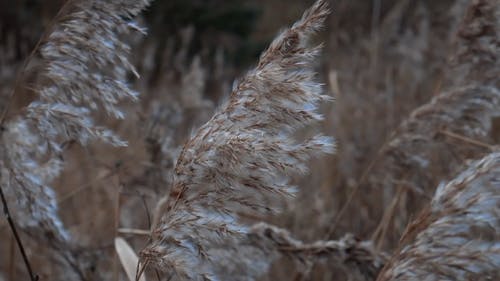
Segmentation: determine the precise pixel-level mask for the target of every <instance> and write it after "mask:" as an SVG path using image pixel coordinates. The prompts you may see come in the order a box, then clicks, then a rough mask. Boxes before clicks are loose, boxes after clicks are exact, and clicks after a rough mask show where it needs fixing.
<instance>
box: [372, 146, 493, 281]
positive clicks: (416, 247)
mask: <svg viewBox="0 0 500 281" xmlns="http://www.w3.org/2000/svg"><path fill="white" fill-rule="evenodd" d="M499 176H500V153H491V154H489V155H487V156H486V157H484V158H483V159H481V160H479V161H476V162H474V163H472V164H471V165H470V167H469V168H468V169H467V170H465V171H464V172H462V173H461V174H460V175H458V176H457V177H456V178H455V179H453V180H452V181H450V182H448V183H446V184H441V185H440V186H439V187H438V188H437V190H436V194H435V195H434V198H433V199H432V202H431V204H430V206H429V207H427V208H426V209H424V211H423V212H422V213H421V215H420V216H419V217H418V218H417V219H416V220H415V221H414V222H412V223H411V224H410V225H409V227H408V228H407V230H406V232H405V234H404V235H403V238H402V246H401V248H400V249H399V250H398V251H397V252H396V254H395V255H394V257H393V258H392V260H391V261H390V262H389V263H388V265H387V266H386V268H385V269H384V270H383V272H382V273H381V274H380V276H379V278H378V279H377V280H380V281H384V280H419V279H425V280H430V281H432V280H459V281H460V280H497V279H498V278H500V275H499V271H498V269H499V268H500V258H499V257H500V242H499V241H500V220H499V218H500V209H499V208H498V206H499V204H500V182H499V181H498V178H499Z"/></svg>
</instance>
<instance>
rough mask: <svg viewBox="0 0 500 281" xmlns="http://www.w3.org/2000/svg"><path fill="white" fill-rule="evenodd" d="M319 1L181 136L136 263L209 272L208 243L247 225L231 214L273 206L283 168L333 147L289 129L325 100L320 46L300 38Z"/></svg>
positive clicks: (185, 276)
mask: <svg viewBox="0 0 500 281" xmlns="http://www.w3.org/2000/svg"><path fill="white" fill-rule="evenodd" d="M326 6H327V5H326V2H325V1H322V0H320V1H317V2H316V3H315V4H314V6H313V7H312V8H311V9H310V10H308V11H307V12H306V13H305V14H304V16H303V17H302V19H301V20H300V21H298V22H297V23H295V24H294V25H293V26H292V27H291V28H289V29H287V30H285V31H284V32H283V33H281V34H280V35H279V36H278V37H277V38H276V39H275V40H274V41H273V42H272V43H271V45H270V47H269V48H268V49H267V50H266V51H265V52H264V53H263V54H262V56H261V58H260V61H259V63H258V65H257V67H256V68H255V69H253V70H251V71H250V72H248V73H247V75H246V76H245V77H244V78H243V79H242V80H241V81H240V82H239V83H238V84H237V86H236V87H235V88H234V90H233V92H232V94H231V96H230V98H229V100H228V101H227V102H226V103H225V104H224V105H223V106H222V107H221V108H220V110H219V111H218V112H217V113H215V115H214V116H213V117H212V119H211V120H210V121H208V122H207V123H206V124H205V125H203V126H202V127H201V128H200V129H199V130H198V131H197V132H196V133H195V134H194V135H193V136H192V138H191V139H190V140H189V141H188V142H187V143H186V144H185V145H184V147H183V149H182V151H181V154H180V156H179V158H178V160H177V163H176V165H175V169H174V179H173V184H172V188H171V190H170V193H169V196H168V199H167V200H164V201H163V202H162V206H161V207H160V208H159V210H160V215H161V219H158V220H157V221H158V223H157V225H155V226H154V231H153V236H152V242H151V244H150V245H149V246H148V247H147V248H146V249H144V250H143V251H142V258H143V261H144V263H145V264H148V263H152V264H154V265H156V266H157V267H158V268H161V269H162V270H164V271H166V272H169V273H170V274H172V275H173V276H175V277H176V278H178V279H180V280H218V278H220V277H219V276H217V275H216V273H215V272H214V270H213V268H214V266H213V264H216V263H217V262H218V257H217V256H212V255H210V250H211V249H215V248H217V247H218V246H220V245H223V244H225V245H231V243H235V245H236V244H237V241H238V240H239V239H241V238H242V237H244V235H245V234H246V233H248V228H247V227H246V225H245V224H244V223H242V222H241V221H240V216H241V215H242V214H245V216H255V215H259V214H267V213H269V212H273V211H275V210H276V207H277V206H279V202H280V201H282V200H283V197H289V196H291V195H293V192H294V188H293V187H291V186H290V184H289V176H290V175H293V174H296V173H299V174H303V173H305V172H307V165H306V164H307V160H308V159H309V158H310V157H311V156H314V155H319V154H323V153H332V152H333V149H334V146H333V142H332V139H331V138H329V137H325V136H321V135H318V136H315V137H312V138H311V139H308V140H305V141H302V142H298V141H296V140H294V135H293V134H294V132H295V131H296V130H297V129H299V128H302V127H304V126H306V125H308V124H310V123H312V122H315V121H319V120H321V119H322V117H321V115H319V114H317V113H316V112H315V111H316V105H317V103H318V102H320V101H324V100H329V98H328V97H327V96H324V95H322V94H321V85H320V84H319V83H316V82H314V72H313V69H312V62H313V61H312V60H313V59H314V58H315V57H316V55H317V54H318V52H319V49H320V48H319V47H315V48H309V47H307V46H306V44H307V40H308V39H309V38H310V36H311V35H312V34H313V33H314V32H315V31H317V30H318V29H319V28H320V27H321V26H322V22H323V20H324V19H325V17H326V16H327V14H328V9H327V7H326ZM233 262H238V261H233ZM255 266H257V265H255Z"/></svg>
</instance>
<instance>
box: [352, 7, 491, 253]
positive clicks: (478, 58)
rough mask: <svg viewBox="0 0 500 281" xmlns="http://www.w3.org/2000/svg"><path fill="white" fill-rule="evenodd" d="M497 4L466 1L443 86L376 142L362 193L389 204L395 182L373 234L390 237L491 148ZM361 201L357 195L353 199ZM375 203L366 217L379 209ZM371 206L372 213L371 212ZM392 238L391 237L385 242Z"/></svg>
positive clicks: (384, 238)
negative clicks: (383, 220) (383, 223)
mask: <svg viewBox="0 0 500 281" xmlns="http://www.w3.org/2000/svg"><path fill="white" fill-rule="evenodd" d="M499 12H500V8H499V6H498V4H497V3H496V1H488V0H481V1H479V0H478V1H472V2H471V3H470V4H469V6H468V7H467V10H466V15H465V17H464V18H463V20H462V22H461V24H460V25H459V29H458V32H457V36H456V38H455V41H456V42H455V53H454V54H453V56H452V60H451V62H450V65H449V69H448V72H447V73H446V77H445V80H446V88H445V89H444V90H442V91H440V92H439V93H438V94H437V95H436V96H435V97H434V98H433V99H432V100H430V101H429V102H428V103H426V104H424V105H421V106H420V107H418V108H416V109H415V110H414V111H413V112H411V114H410V116H409V117H408V118H407V119H406V120H405V121H404V122H402V124H401V125H400V126H399V128H397V130H395V132H394V133H393V135H392V136H391V137H390V138H389V140H388V141H387V143H386V144H385V145H384V146H383V147H382V149H381V150H380V154H379V155H378V156H377V157H376V160H375V161H374V162H373V165H372V167H370V168H369V170H368V172H367V175H368V176H367V177H366V181H365V182H364V183H361V188H362V189H364V191H365V192H366V194H369V196H368V197H367V198H370V200H375V201H377V202H379V201H381V202H384V203H382V205H387V204H389V202H390V201H392V200H394V199H393V198H394V194H396V193H397V190H398V189H403V190H404V191H405V196H404V197H403V198H404V199H403V200H401V201H400V202H399V203H398V204H399V205H400V206H402V207H401V209H402V210H403V211H402V212H399V213H398V216H397V220H398V221H397V222H396V223H395V224H394V229H395V231H389V232H388V233H387V234H388V235H387V236H385V237H383V238H381V239H383V240H385V241H397V238H398V237H399V235H400V233H401V231H402V230H403V229H404V227H405V226H406V224H407V223H408V220H409V218H410V217H411V216H412V215H413V212H414V210H418V209H420V208H422V207H423V206H425V204H424V202H425V200H421V199H422V198H423V199H426V197H427V196H428V194H432V193H433V192H434V188H435V186H437V185H438V184H439V182H440V181H442V180H443V179H449V178H451V177H452V176H453V175H455V174H456V173H458V172H459V171H461V170H462V169H463V167H464V165H465V162H466V160H467V159H478V158H481V157H482V156H484V155H486V154H488V153H490V152H491V151H493V150H495V149H496V146H495V136H494V135H495V133H494V123H493V122H494V120H495V119H496V118H498V117H500V88H499V85H500V84H499V83H500V79H499V76H498V75H496V74H497V73H499V70H500V56H499V54H500V49H499V46H500V44H499V41H498V40H499V38H500V37H499V36H498V34H499V32H500V22H498V17H497V16H495V15H498V13H499ZM359 204H364V203H359ZM381 210H382V211H385V210H383V209H380V208H379V205H375V206H373V207H371V209H370V212H369V213H370V214H372V215H371V216H370V221H373V222H377V221H379V219H378V218H380V217H382V215H381V214H380V211H381ZM377 213H379V214H377ZM393 246H396V245H393Z"/></svg>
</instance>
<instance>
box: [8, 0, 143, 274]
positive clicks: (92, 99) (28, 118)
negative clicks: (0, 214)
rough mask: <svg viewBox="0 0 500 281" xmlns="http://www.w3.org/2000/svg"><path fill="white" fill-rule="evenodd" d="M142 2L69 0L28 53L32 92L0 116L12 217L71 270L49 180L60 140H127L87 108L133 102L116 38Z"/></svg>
mask: <svg viewBox="0 0 500 281" xmlns="http://www.w3.org/2000/svg"><path fill="white" fill-rule="evenodd" d="M148 2H149V1H128V0H126V1H119V0H115V1H99V0H92V1H69V2H68V3H67V4H66V5H65V6H64V8H63V9H62V10H61V12H60V14H59V16H58V17H57V18H56V20H55V24H54V25H53V26H52V27H51V29H50V31H49V32H47V36H45V37H43V38H42V39H41V41H40V44H39V46H40V47H39V48H38V49H36V50H35V51H34V54H35V55H34V56H33V57H32V58H31V59H32V60H33V61H35V60H36V59H38V61H40V62H41V67H39V68H37V69H36V70H37V73H36V77H37V78H36V81H35V82H34V84H33V85H30V87H31V88H32V89H33V90H34V91H35V93H36V94H37V97H36V98H35V100H34V101H32V102H31V103H29V105H27V106H26V107H25V108H23V109H22V110H21V112H20V113H18V114H16V115H14V116H10V117H9V119H8V120H2V124H4V126H3V130H2V138H1V139H2V140H1V141H2V145H1V152H2V156H1V157H2V158H1V160H2V163H1V167H2V169H1V172H2V174H1V179H2V183H1V184H2V187H3V188H4V189H5V190H6V194H7V197H8V198H9V200H8V201H9V202H13V203H14V204H13V205H12V206H11V207H12V209H13V211H14V212H13V215H14V217H15V221H16V223H17V224H18V225H19V226H20V227H21V228H22V229H23V230H26V231H27V232H29V233H32V234H33V237H35V238H36V239H42V241H43V242H44V243H43V244H46V243H48V245H50V246H51V247H52V248H54V249H56V250H57V251H59V252H61V253H60V254H61V255H62V256H64V258H65V259H68V260H70V261H69V262H70V263H71V264H72V266H73V267H76V263H78V261H77V260H76V259H75V257H74V256H72V254H70V253H69V252H70V251H71V250H70V249H71V246H70V244H71V242H70V240H71V238H70V237H69V235H68V232H67V231H66V229H65V228H64V226H63V223H62V222H61V220H60V218H59V216H58V214H57V204H56V195H55V193H54V191H53V189H52V188H51V187H50V184H51V182H52V180H53V179H54V178H56V177H57V176H58V175H59V174H60V172H61V170H62V168H63V164H64V160H63V155H62V153H63V151H64V149H65V146H66V144H68V143H70V142H78V143H80V144H82V145H86V144H88V143H89V142H90V141H94V140H101V141H104V142H108V143H110V144H112V145H115V146H123V145H126V142H124V141H122V140H121V139H120V138H119V137H117V136H116V135H115V134H114V133H113V132H112V131H111V130H109V129H107V128H105V127H102V126H99V125H96V124H95V122H94V120H93V117H92V113H93V112H99V111H104V112H106V113H107V114H108V115H111V116H114V117H117V118H123V117H124V115H123V113H122V112H121V111H120V108H119V107H120V103H121V102H123V101H126V100H136V99H137V94H136V93H135V92H134V91H132V90H131V89H130V88H129V87H128V86H127V78H126V75H128V74H129V73H130V72H132V73H136V72H135V70H134V68H133V67H132V65H131V64H130V63H129V61H128V59H127V55H128V53H129V51H130V48H129V47H128V46H127V44H125V43H124V42H123V41H122V40H121V39H120V38H121V36H124V35H125V34H126V33H127V32H129V31H130V30H137V29H138V27H137V25H136V24H135V23H134V22H133V21H132V19H133V17H134V16H135V15H137V14H138V13H139V12H140V11H141V10H142V9H143V8H144V7H145V6H146V5H147V4H148ZM27 65H28V64H27ZM25 70H27V69H25ZM21 80H22V79H21V78H19V81H21ZM23 87H24V86H23ZM20 88H21V86H20V85H17V87H16V88H15V89H14V91H13V94H14V95H15V94H19V91H20ZM80 275H81V273H80ZM80 277H81V278H82V279H83V277H82V276H80ZM62 278H63V277H62Z"/></svg>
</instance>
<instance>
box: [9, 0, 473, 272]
mask: <svg viewBox="0 0 500 281" xmlns="http://www.w3.org/2000/svg"><path fill="white" fill-rule="evenodd" d="M63 2H64V1H62V0H16V1H11V0H0V99H1V100H0V106H2V108H5V107H6V106H14V107H18V108H20V107H22V106H23V105H25V104H27V103H28V102H29V101H30V100H32V99H33V96H32V94H30V93H29V90H27V91H26V95H21V96H16V97H15V101H14V102H13V103H9V102H8V100H9V98H8V95H9V92H10V90H11V89H12V87H13V84H14V81H15V77H16V73H17V71H18V70H19V68H20V66H21V65H22V63H23V61H24V60H25V59H26V58H27V57H28V56H29V54H30V52H31V50H32V49H33V48H34V47H35V45H36V42H37V41H38V39H39V38H40V36H41V35H42V33H43V31H44V29H45V27H46V26H47V25H49V24H50V22H51V19H52V18H53V17H54V16H55V15H56V13H57V11H58V10H59V8H60V7H61V5H62V4H63ZM465 2H466V1H463V0H441V1H425V0H421V1H411V0H370V1H367V0H335V1H334V0H332V1H331V8H332V14H331V16H330V17H329V19H328V20H327V23H326V26H325V28H324V30H323V31H322V32H320V34H319V35H318V36H317V37H316V38H315V40H314V42H312V43H313V44H319V43H321V42H323V43H324V51H323V53H322V56H321V57H320V58H319V59H318V60H317V65H316V68H317V71H318V80H319V81H321V82H322V83H324V85H325V92H326V93H327V94H328V95H331V96H333V97H334V98H335V102H334V103H332V104H327V105H325V106H324V108H322V112H323V113H324V115H325V121H324V122H323V123H321V124H320V125H319V126H318V127H317V128H311V130H321V131H323V132H325V133H326V134H328V135H332V136H334V137H335V138H336V139H337V142H338V152H337V153H336V155H334V156H330V157H327V158H323V159H320V160H316V161H313V162H312V163H311V164H310V165H311V169H310V170H311V173H310V174H309V175H307V176H305V177H303V178H297V179H296V182H297V183H298V185H299V186H300V188H301V189H300V192H299V194H298V196H297V199H296V200H295V201H294V203H293V204H291V205H290V206H287V208H286V210H285V211H284V212H283V213H282V214H281V215H279V216H274V217H269V218H260V219H263V220H267V221H270V222H273V223H275V224H277V225H279V226H282V227H285V228H287V229H289V230H290V231H291V233H292V234H293V235H294V236H296V237H298V238H300V239H303V240H305V241H314V240H319V239H336V238H339V237H342V236H343V235H344V234H345V233H353V234H354V235H355V236H356V237H358V238H359V239H363V240H373V241H374V243H375V245H376V248H377V249H378V250H381V251H391V250H393V249H394V248H395V247H396V246H397V243H398V240H399V237H400V236H401V233H402V232H403V230H404V228H405V227H406V225H407V223H408V221H409V220H410V219H411V218H412V217H415V216H416V215H417V214H418V212H419V210H420V209H421V207H422V206H424V205H425V204H426V203H427V202H428V201H429V199H430V198H431V197H432V194H433V190H434V189H435V187H436V186H437V184H438V183H439V182H440V181H442V180H447V179H449V178H451V176H452V175H450V174H449V171H447V170H446V169H445V171H443V170H439V169H436V170H433V171H434V172H435V173H436V174H435V175H433V176H429V177H427V179H426V181H425V182H418V184H414V183H415V182H416V181H415V179H416V178H417V177H418V174H416V173H401V172H399V171H398V172H394V171H393V170H391V169H393V167H392V166H391V163H392V162H390V161H389V160H387V159H386V154H385V150H384V149H385V148H386V144H387V141H388V140H389V139H390V138H391V137H392V136H393V135H394V134H395V133H396V132H397V128H398V126H399V124H400V123H401V122H402V121H403V120H405V119H406V118H407V117H408V116H409V115H410V112H411V111H412V110H413V109H415V108H417V107H418V106H420V105H422V104H425V103H426V102H428V101H429V100H430V99H431V98H432V97H433V96H435V95H436V94H438V93H439V92H441V91H442V89H443V88H445V87H446V85H447V83H449V82H448V81H447V77H446V75H445V72H446V71H447V68H448V63H447V61H448V60H449V58H450V56H451V54H452V53H453V52H452V51H451V50H453V43H454V38H455V34H456V31H457V26H458V23H459V22H460V20H461V18H462V16H463V12H464V3H465ZM312 3H313V1H309V0H302V1H299V0H286V1H285V0H233V1H223V0H170V1H160V0H157V1H155V2H153V4H152V5H151V7H150V8H149V9H147V11H146V12H145V13H143V15H142V17H141V18H140V19H139V22H140V23H141V25H143V26H145V27H147V29H148V35H147V36H140V35H134V36H131V37H130V38H127V41H128V42H129V43H130V44H131V46H132V50H131V57H132V61H133V62H134V63H135V65H136V66H137V68H138V71H139V73H140V75H141V78H140V79H135V78H133V77H132V76H131V83H133V84H134V88H135V89H136V90H137V91H138V92H140V93H141V99H140V102H139V103H138V104H130V105H127V106H128V110H127V112H128V115H127V118H126V120H124V121H115V120H107V119H106V118H105V116H102V122H103V123H104V124H107V125H108V126H110V127H112V128H114V129H115V130H116V131H117V132H118V134H119V135H121V136H122V137H123V138H124V139H126V140H128V141H129V144H130V145H129V147H128V148H121V149H117V148H110V147H109V146H106V145H103V144H94V145H92V146H90V147H88V148H81V147H79V146H77V145H73V146H71V148H70V149H69V152H68V156H67V159H65V161H66V163H67V164H66V168H65V172H64V174H63V176H62V177H61V178H60V179H58V180H57V181H56V182H55V183H54V186H55V187H56V190H57V192H58V198H59V207H60V215H61V216H62V218H63V220H64V222H65V225H66V227H67V228H68V229H69V230H70V232H71V234H72V235H73V236H74V237H75V238H76V240H77V241H78V244H79V246H81V248H82V249H92V250H82V255H90V256H92V257H93V258H92V260H93V263H92V264H90V265H89V266H88V270H89V273H88V274H89V276H92V274H98V275H99V276H101V277H102V276H103V275H104V276H105V277H106V278H107V277H109V278H112V276H118V278H119V279H120V280H125V279H124V278H125V276H124V274H123V273H121V270H120V268H119V266H117V264H116V258H114V249H113V239H114V237H115V236H116V235H120V236H123V237H126V238H127V240H128V241H129V242H130V243H131V244H132V245H133V246H134V248H135V249H136V250H137V251H139V250H140V249H141V248H142V247H143V246H144V245H145V243H146V242H147V235H144V233H141V232H140V231H137V230H148V229H149V220H150V219H149V217H150V216H151V213H152V212H153V210H154V206H155V204H156V201H157V200H158V198H159V197H160V196H162V195H164V194H166V193H167V191H168V188H169V183H170V180H171V179H170V177H171V169H172V167H173V165H174V163H173V161H174V160H175V158H176V155H177V153H178V151H179V148H180V146H181V145H182V143H183V142H184V141H185V140H186V139H187V138H188V137H189V135H190V133H191V132H192V131H193V130H194V129H196V128H197V127H198V126H200V125H201V124H203V123H204V122H205V121H207V120H208V119H209V118H210V116H211V114H212V113H213V111H214V110H215V109H216V108H217V105H219V104H220V103H221V101H222V100H223V99H224V98H225V97H227V96H228V95H229V93H230V92H231V87H232V85H233V83H234V81H235V80H236V79H238V77H240V76H241V75H244V73H245V71H246V70H247V69H249V68H251V67H252V65H254V64H256V62H257V60H258V56H259V54H260V53H261V51H263V50H264V48H265V47H266V46H267V44H268V43H269V42H270V41H271V40H272V39H273V37H274V36H275V35H276V34H278V32H279V31H280V30H281V29H283V28H284V27H286V26H289V25H291V24H292V23H293V22H294V21H295V20H297V19H298V18H299V17H300V16H301V14H302V13H303V11H304V10H305V9H306V8H307V7H309V6H310V5H311V4H312ZM442 161H443V162H446V159H443V160H442ZM399 167H400V168H401V166H399ZM387 173H391V174H397V175H398V178H391V181H390V182H389V183H388V182H387V178H386V176H385V175H386V174H387ZM403 174H404V175H403ZM381 186H383V187H384V188H381ZM134 230H135V232H134ZM25 240H27V242H26V243H28V244H29V243H30V242H29V240H30V239H29V238H26V239H25ZM0 241H1V243H0V253H1V254H0V272H2V274H3V278H4V280H25V279H24V277H26V276H25V269H24V267H23V264H22V262H21V260H20V255H19V254H18V253H16V251H17V250H16V249H15V244H14V241H13V239H12V237H11V234H10V231H9V229H8V228H7V226H6V223H5V222H4V221H3V220H1V221H0ZM28 248H29V251H30V253H29V254H30V256H32V259H33V263H34V266H35V267H36V268H37V272H38V273H39V274H40V275H41V280H50V278H49V277H50V276H53V275H54V274H56V272H57V268H55V266H52V267H51V266H50V265H47V264H46V262H45V261H44V259H45V256H44V255H43V254H40V253H43V245H30V246H29V247H28ZM37 249H39V250H37ZM37 264H38V265H39V266H37ZM40 265H43V266H40ZM53 267H54V268H53ZM96 276H97V275H96ZM102 278H104V277H102ZM0 280H1V278H0ZM90 280H92V279H90ZM109 280H112V279H109ZM152 280H154V279H152ZM262 280H364V279H363V277H362V276H356V275H355V274H354V273H353V272H351V271H348V270H345V269H344V268H343V267H341V266H338V265H337V264H336V263H335V262H333V261H331V260H328V259H327V258H326V259H324V260H318V261H315V262H314V263H313V264H312V265H309V266H308V268H307V270H305V269H303V268H297V267H294V266H293V263H292V262H291V261H290V260H287V258H283V259H281V260H279V261H277V262H276V263H275V264H274V265H273V267H272V269H271V271H270V272H269V273H268V274H267V276H264V277H263V279H262Z"/></svg>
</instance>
